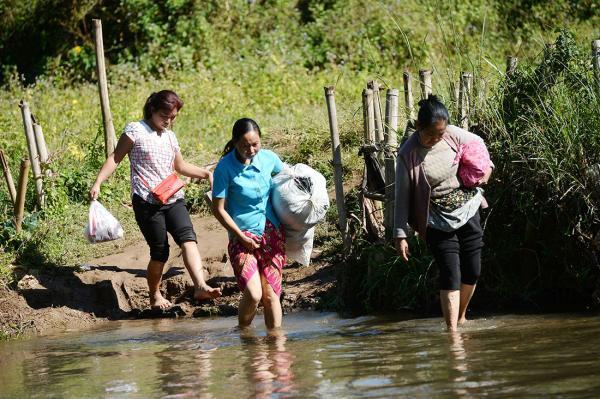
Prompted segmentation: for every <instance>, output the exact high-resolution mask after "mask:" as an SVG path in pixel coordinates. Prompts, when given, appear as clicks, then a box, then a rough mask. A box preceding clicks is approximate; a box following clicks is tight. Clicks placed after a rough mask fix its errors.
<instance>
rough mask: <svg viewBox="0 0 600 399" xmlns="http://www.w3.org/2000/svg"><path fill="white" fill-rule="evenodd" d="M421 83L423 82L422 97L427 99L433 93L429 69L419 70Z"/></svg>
mask: <svg viewBox="0 0 600 399" xmlns="http://www.w3.org/2000/svg"><path fill="white" fill-rule="evenodd" d="M419 83H420V84H421V99H423V100H426V99H427V98H429V95H430V94H431V90H432V87H433V86H432V85H431V71H430V70H429V69H421V70H420V71H419Z"/></svg>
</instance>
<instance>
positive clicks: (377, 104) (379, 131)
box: [367, 80, 385, 145]
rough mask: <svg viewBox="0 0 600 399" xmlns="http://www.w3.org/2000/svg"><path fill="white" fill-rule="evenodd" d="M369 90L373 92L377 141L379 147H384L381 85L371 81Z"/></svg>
mask: <svg viewBox="0 0 600 399" xmlns="http://www.w3.org/2000/svg"><path fill="white" fill-rule="evenodd" d="M367 88H368V89H371V90H373V115H374V123H375V140H376V143H377V144H378V145H383V144H384V140H385V138H384V137H385V135H384V130H383V129H384V128H383V116H382V113H381V98H380V96H379V83H377V81H375V80H371V81H369V82H368V83H367Z"/></svg>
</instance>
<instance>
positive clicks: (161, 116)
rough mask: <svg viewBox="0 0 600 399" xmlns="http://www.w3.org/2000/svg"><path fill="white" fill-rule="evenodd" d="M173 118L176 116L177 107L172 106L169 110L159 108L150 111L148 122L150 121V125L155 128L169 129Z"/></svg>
mask: <svg viewBox="0 0 600 399" xmlns="http://www.w3.org/2000/svg"><path fill="white" fill-rule="evenodd" d="M175 118H177V108H173V109H172V110H171V111H167V110H164V109H159V110H158V111H155V112H153V113H152V118H150V122H152V125H153V127H154V128H155V129H156V130H158V131H161V132H162V131H163V130H165V129H169V128H170V127H171V126H173V122H175Z"/></svg>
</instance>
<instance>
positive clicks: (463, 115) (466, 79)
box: [458, 72, 473, 129]
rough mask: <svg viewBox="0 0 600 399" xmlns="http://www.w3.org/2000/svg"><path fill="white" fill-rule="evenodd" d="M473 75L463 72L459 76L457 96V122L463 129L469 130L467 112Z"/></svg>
mask: <svg viewBox="0 0 600 399" xmlns="http://www.w3.org/2000/svg"><path fill="white" fill-rule="evenodd" d="M472 81H473V75H472V74H470V73H468V72H463V73H462V74H461V75H460V91H459V94H458V103H459V121H460V126H461V127H462V128H463V129H469V110H470V95H471V83H472Z"/></svg>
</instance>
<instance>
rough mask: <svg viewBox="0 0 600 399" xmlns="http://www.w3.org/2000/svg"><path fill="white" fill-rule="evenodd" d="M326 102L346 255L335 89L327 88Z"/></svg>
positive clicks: (347, 247) (347, 237)
mask: <svg viewBox="0 0 600 399" xmlns="http://www.w3.org/2000/svg"><path fill="white" fill-rule="evenodd" d="M325 101H326V102H327V114H328V116H329V131H330V133H331V150H332V152H333V178H334V181H335V202H336V205H337V210H338V218H339V225H338V227H339V229H340V232H341V233H342V240H343V241H344V250H345V253H346V254H347V253H349V251H350V245H351V242H350V235H349V234H348V220H347V219H346V204H345V202H344V184H343V180H342V147H341V145H340V135H339V131H338V123H337V109H336V106H335V88H334V87H333V86H330V87H325Z"/></svg>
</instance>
